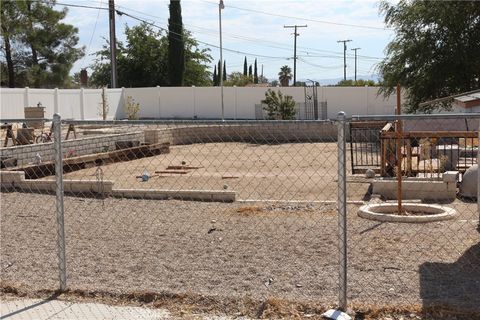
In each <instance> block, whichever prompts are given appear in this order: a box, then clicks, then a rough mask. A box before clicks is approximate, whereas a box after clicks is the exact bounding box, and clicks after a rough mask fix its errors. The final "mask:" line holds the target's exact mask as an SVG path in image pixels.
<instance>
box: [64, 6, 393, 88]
mask: <svg viewBox="0 0 480 320" xmlns="http://www.w3.org/2000/svg"><path fill="white" fill-rule="evenodd" d="M58 2H59V3H66V4H77V5H78V4H79V5H86V6H93V7H104V8H107V7H108V0H85V1H78V0H77V1H74V0H58ZM115 4H116V6H117V9H118V10H121V11H124V12H126V13H128V14H130V15H133V16H136V17H138V18H141V19H145V20H147V21H150V22H153V23H155V24H156V25H158V26H162V27H164V28H167V27H168V16H169V13H168V4H169V1H168V0H155V1H153V0H151V1H149V0H137V1H132V0H116V1H115ZM224 4H225V9H224V10H222V29H223V30H222V31H223V32H222V33H223V47H224V51H223V57H224V59H225V60H226V61H227V73H230V72H232V71H242V70H243V59H244V57H245V55H247V59H248V62H249V64H250V63H253V62H254V59H255V58H257V61H258V67H259V73H260V72H261V66H262V64H263V70H264V71H263V72H264V75H265V76H266V77H267V78H268V79H269V80H272V79H276V78H277V73H278V71H279V69H280V67H281V66H283V65H289V66H290V67H292V69H293V59H292V58H293V34H292V33H293V29H285V28H284V25H295V24H297V25H305V24H306V25H307V26H308V27H307V28H299V29H298V30H299V31H298V32H299V33H300V36H299V37H298V38H297V55H298V57H299V60H297V79H331V78H341V77H343V44H341V43H337V40H343V39H351V40H353V41H352V42H349V43H348V44H347V45H348V47H347V48H348V49H347V78H353V75H354V58H353V53H354V52H353V51H351V48H355V47H359V48H361V49H360V50H358V60H357V65H358V71H357V72H358V74H359V75H371V74H373V73H375V65H376V64H377V63H378V62H379V61H380V59H381V58H382V57H384V49H385V46H386V45H387V44H388V43H389V41H390V40H391V39H392V38H393V35H394V32H393V31H392V30H388V29H385V28H384V27H385V26H384V23H383V17H382V16H380V14H379V11H378V5H379V1H378V0H377V1H369V0H361V1H339V0H337V1H321V0H297V1H293V0H278V1H271V0H263V1H259V0H257V1H252V0H242V1H240V0H224ZM57 6H58V7H63V6H62V5H57ZM182 15H183V22H184V25H185V28H186V29H188V30H189V31H191V32H192V33H193V36H194V37H195V38H196V39H197V40H200V41H202V42H205V43H208V44H212V45H215V46H218V45H219V25H218V1H215V0H182ZM65 20H66V22H67V23H70V24H73V25H74V26H76V27H77V28H78V29H79V36H80V43H79V44H80V45H84V46H86V47H87V52H88V55H87V56H86V57H85V58H84V59H81V60H79V61H78V62H77V63H75V65H74V68H73V70H72V72H77V71H79V70H80V69H81V68H82V67H83V68H87V67H88V66H89V65H91V64H92V62H93V60H94V56H92V55H91V54H92V53H94V52H96V51H97V50H99V49H100V48H101V46H102V45H103V44H104V43H105V40H104V38H108V34H109V33H108V32H109V28H108V11H106V10H98V9H86V8H73V7H70V8H69V13H68V15H67V18H66V19H65ZM139 23H140V22H138V21H136V20H134V19H132V18H130V17H127V16H125V15H123V16H118V15H117V16H116V29H117V39H118V40H120V41H122V40H123V39H124V35H123V31H124V28H125V25H128V26H133V25H136V24H139ZM201 47H202V48H203V47H208V45H204V44H202V45H201ZM210 48H211V55H212V56H213V58H214V59H215V61H217V60H218V58H219V49H218V48H215V47H210ZM229 50H232V51H229ZM246 53H248V54H246ZM213 65H214V63H212V68H213Z"/></svg>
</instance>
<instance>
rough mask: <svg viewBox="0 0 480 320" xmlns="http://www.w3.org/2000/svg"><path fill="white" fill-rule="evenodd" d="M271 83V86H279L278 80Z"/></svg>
mask: <svg viewBox="0 0 480 320" xmlns="http://www.w3.org/2000/svg"><path fill="white" fill-rule="evenodd" d="M269 85H270V87H276V86H278V80H272V81H271V82H270V84H269Z"/></svg>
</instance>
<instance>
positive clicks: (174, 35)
mask: <svg viewBox="0 0 480 320" xmlns="http://www.w3.org/2000/svg"><path fill="white" fill-rule="evenodd" d="M169 10H170V18H169V19H168V79H169V82H170V85H171V86H177V87H181V86H183V79H184V76H185V44H184V41H183V23H182V7H181V5H180V0H170V5H169Z"/></svg>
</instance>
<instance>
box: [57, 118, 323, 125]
mask: <svg viewBox="0 0 480 320" xmlns="http://www.w3.org/2000/svg"><path fill="white" fill-rule="evenodd" d="M322 122H324V123H331V122H332V121H331V120H225V121H222V120H203V119H170V120H167V119H155V120H70V119H65V120H63V119H62V123H64V124H75V125H84V124H85V125H92V124H97V125H101V124H103V125H121V124H125V125H149V124H165V125H168V124H171V125H176V124H210V125H215V124H217V125H232V124H259V123H264V124H275V123H322Z"/></svg>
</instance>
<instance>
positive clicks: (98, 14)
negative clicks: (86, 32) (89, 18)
mask: <svg viewBox="0 0 480 320" xmlns="http://www.w3.org/2000/svg"><path fill="white" fill-rule="evenodd" d="M101 4H102V1H101V0H100V5H101ZM99 17H100V8H99V10H98V12H97V18H96V19H95V25H94V26H93V32H92V36H91V37H90V41H89V42H88V46H87V50H86V52H85V56H83V60H82V64H81V67H80V69H83V66H84V64H85V59H86V58H87V56H88V53H89V51H90V48H91V46H92V41H93V36H94V35H95V31H96V30H97V23H98V18H99Z"/></svg>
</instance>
